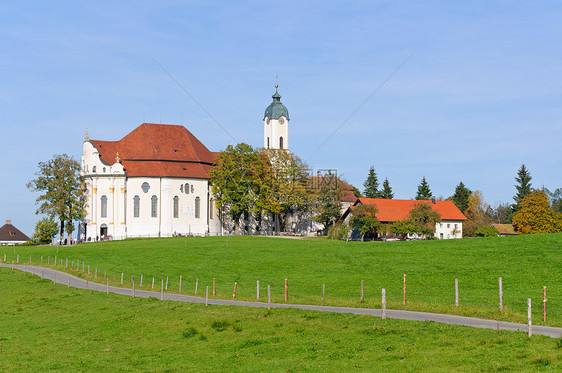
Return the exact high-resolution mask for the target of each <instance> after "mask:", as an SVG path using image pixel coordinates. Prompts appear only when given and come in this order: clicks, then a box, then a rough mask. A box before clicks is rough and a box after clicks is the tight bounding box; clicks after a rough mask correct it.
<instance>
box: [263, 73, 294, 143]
mask: <svg viewBox="0 0 562 373" xmlns="http://www.w3.org/2000/svg"><path fill="white" fill-rule="evenodd" d="M278 87H279V86H278V85H277V84H275V93H274V94H273V96H271V97H272V98H273V101H272V102H271V104H269V106H268V107H267V108H266V109H265V114H264V118H263V147H264V148H266V149H286V150H289V111H288V110H287V108H286V107H285V105H283V104H282V103H281V95H280V94H279V93H278V92H277V88H278Z"/></svg>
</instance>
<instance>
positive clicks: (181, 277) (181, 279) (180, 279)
mask: <svg viewBox="0 0 562 373" xmlns="http://www.w3.org/2000/svg"><path fill="white" fill-rule="evenodd" d="M181 280H182V276H180V293H181Z"/></svg>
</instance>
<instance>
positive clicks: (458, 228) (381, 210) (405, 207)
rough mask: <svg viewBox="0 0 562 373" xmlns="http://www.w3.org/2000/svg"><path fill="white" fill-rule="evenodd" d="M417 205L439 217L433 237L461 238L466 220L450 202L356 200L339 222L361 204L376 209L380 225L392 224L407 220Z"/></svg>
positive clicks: (344, 219)
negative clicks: (435, 213)
mask: <svg viewBox="0 0 562 373" xmlns="http://www.w3.org/2000/svg"><path fill="white" fill-rule="evenodd" d="M418 203H425V204H428V205H430V206H431V208H432V209H433V210H435V211H437V212H438V213H439V214H440V215H441V222H440V223H437V224H436V227H435V237H437V238H439V239H449V238H461V237H462V222H463V221H465V220H467V219H466V216H464V214H463V213H462V212H461V211H460V210H459V209H458V208H457V206H455V204H454V203H453V202H452V201H431V200H422V201H419V200H405V199H381V198H358V199H357V200H356V201H355V203H354V204H353V205H352V206H350V207H349V208H348V209H347V210H346V211H345V212H344V213H343V215H342V217H341V218H340V220H342V221H347V220H348V218H349V216H350V214H351V213H352V212H353V207H355V206H357V205H358V204H363V205H375V206H376V207H377V209H378V212H377V214H376V217H377V219H378V220H379V221H380V222H381V223H392V222H395V221H398V220H404V219H405V218H407V217H408V214H409V213H410V210H412V208H414V207H415V205H416V204H418Z"/></svg>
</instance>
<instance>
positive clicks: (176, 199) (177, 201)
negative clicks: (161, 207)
mask: <svg viewBox="0 0 562 373" xmlns="http://www.w3.org/2000/svg"><path fill="white" fill-rule="evenodd" d="M179 217H180V198H179V197H178V196H175V197H174V218H179Z"/></svg>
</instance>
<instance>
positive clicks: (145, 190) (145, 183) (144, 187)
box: [141, 181, 150, 193]
mask: <svg viewBox="0 0 562 373" xmlns="http://www.w3.org/2000/svg"><path fill="white" fill-rule="evenodd" d="M141 189H142V191H143V192H145V193H148V190H149V189H150V185H149V184H148V183H147V182H146V181H145V182H144V183H142V185H141Z"/></svg>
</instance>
